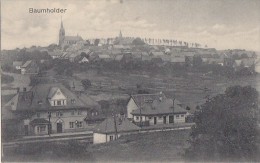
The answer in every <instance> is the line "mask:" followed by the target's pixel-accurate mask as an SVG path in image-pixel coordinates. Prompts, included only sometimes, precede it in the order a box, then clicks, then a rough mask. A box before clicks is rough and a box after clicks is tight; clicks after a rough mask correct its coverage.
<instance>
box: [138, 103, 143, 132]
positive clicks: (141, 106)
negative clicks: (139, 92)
mask: <svg viewBox="0 0 260 163" xmlns="http://www.w3.org/2000/svg"><path fill="white" fill-rule="evenodd" d="M142 108H143V98H142V100H141V104H140V116H139V117H140V128H141V130H142Z"/></svg>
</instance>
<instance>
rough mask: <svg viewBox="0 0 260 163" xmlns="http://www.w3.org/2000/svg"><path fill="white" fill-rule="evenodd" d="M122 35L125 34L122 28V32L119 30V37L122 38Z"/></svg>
mask: <svg viewBox="0 0 260 163" xmlns="http://www.w3.org/2000/svg"><path fill="white" fill-rule="evenodd" d="M122 37H123V35H122V32H121V30H120V32H119V38H122Z"/></svg>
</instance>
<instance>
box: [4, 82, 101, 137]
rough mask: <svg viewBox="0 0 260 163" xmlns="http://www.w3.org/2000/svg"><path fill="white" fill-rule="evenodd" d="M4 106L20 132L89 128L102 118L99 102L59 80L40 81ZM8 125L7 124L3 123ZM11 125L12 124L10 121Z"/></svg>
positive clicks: (83, 129) (47, 131)
mask: <svg viewBox="0 0 260 163" xmlns="http://www.w3.org/2000/svg"><path fill="white" fill-rule="evenodd" d="M4 108H5V109H6V110H8V111H9V112H11V113H13V114H14V115H15V116H14V117H12V118H14V120H15V121H17V120H19V121H18V122H17V123H16V124H13V125H14V126H12V127H13V128H16V127H17V126H21V128H20V129H19V130H20V133H19V134H20V135H46V134H49V133H51V134H52V133H63V132H77V131H86V130H92V129H93V128H94V126H95V124H97V123H98V122H101V121H102V120H104V118H103V119H102V116H103V115H102V111H101V110H100V105H99V104H98V103H97V102H96V101H94V100H93V99H92V98H90V97H88V96H87V95H85V94H76V93H74V92H72V91H70V90H68V89H67V88H66V87H65V86H63V85H62V84H60V83H49V84H39V85H36V86H35V87H32V88H31V89H30V90H29V91H27V90H26V89H24V90H23V91H22V92H20V91H19V92H18V93H17V94H16V95H15V96H14V98H12V99H11V100H10V101H9V102H8V103H7V104H6V105H5V106H4ZM6 125H7V126H8V125H9V128H10V124H6ZM11 125H12V124H11Z"/></svg>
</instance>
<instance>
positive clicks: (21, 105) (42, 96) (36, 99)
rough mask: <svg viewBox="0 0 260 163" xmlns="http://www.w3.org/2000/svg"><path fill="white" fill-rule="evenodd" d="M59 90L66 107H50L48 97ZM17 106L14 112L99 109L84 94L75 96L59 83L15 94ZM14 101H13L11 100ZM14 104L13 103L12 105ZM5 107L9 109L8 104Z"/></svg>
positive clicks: (39, 85)
mask: <svg viewBox="0 0 260 163" xmlns="http://www.w3.org/2000/svg"><path fill="white" fill-rule="evenodd" d="M57 89H60V90H61V92H62V93H63V95H64V96H65V97H66V100H67V105H66V106H51V105H50V103H49V100H48V97H52V96H53V94H54V92H55V91H57ZM17 96H18V97H17V98H18V99H17V100H16V101H17V105H13V110H16V111H36V110H49V109H77V108H93V107H94V108H99V107H100V106H99V104H98V103H97V102H96V101H94V100H93V99H92V98H90V97H88V96H87V95H85V94H75V93H73V92H71V91H70V90H68V89H67V88H65V86H63V85H62V84H60V83H49V84H38V85H36V86H35V87H33V88H32V89H31V90H30V91H28V92H19V93H18V94H17ZM13 100H15V99H13ZM14 104H15V103H14ZM5 106H6V107H11V102H8V103H7V105H5Z"/></svg>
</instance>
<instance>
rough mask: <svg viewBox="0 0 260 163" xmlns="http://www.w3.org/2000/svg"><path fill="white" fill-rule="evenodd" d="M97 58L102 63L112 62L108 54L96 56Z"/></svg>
mask: <svg viewBox="0 0 260 163" xmlns="http://www.w3.org/2000/svg"><path fill="white" fill-rule="evenodd" d="M98 58H99V59H100V60H102V61H105V62H109V61H112V60H113V58H112V57H110V56H109V55H108V54H99V55H98Z"/></svg>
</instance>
